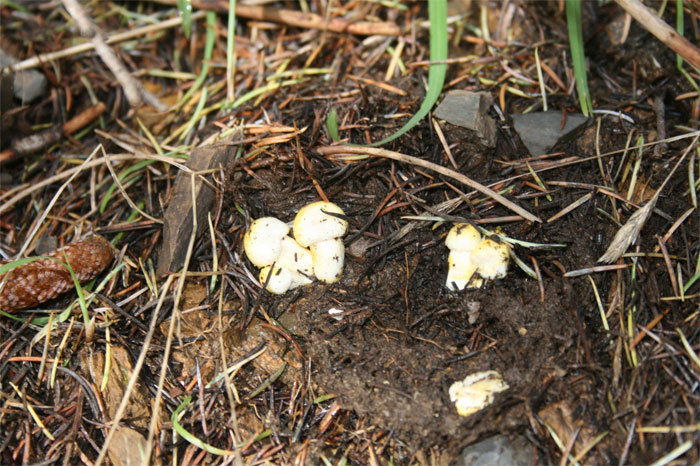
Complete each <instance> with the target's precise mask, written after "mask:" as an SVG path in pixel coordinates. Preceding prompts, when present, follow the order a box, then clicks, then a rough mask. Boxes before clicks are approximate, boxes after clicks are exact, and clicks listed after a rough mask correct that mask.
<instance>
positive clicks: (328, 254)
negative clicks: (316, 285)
mask: <svg viewBox="0 0 700 466" xmlns="http://www.w3.org/2000/svg"><path fill="white" fill-rule="evenodd" d="M334 214H337V215H338V216H336V215H334ZM344 215H345V213H344V212H343V209H341V208H340V207H338V206H337V205H335V204H333V203H332V202H323V201H319V202H313V203H311V204H309V205H307V206H304V207H302V208H301V210H299V213H298V214H297V216H296V217H295V218H294V226H293V227H292V229H293V233H294V239H296V241H297V243H299V244H300V245H301V246H303V247H308V248H309V249H310V250H311V256H312V259H313V270H314V273H315V274H316V278H318V279H319V280H321V281H324V282H326V283H334V282H336V281H338V280H339V279H340V276H341V275H342V273H343V265H344V263H345V247H344V246H343V242H342V240H341V239H340V238H342V237H343V235H344V234H345V233H346V232H347V230H348V222H347V220H345V219H343V218H341V217H342V216H344ZM339 216H340V217H339Z"/></svg>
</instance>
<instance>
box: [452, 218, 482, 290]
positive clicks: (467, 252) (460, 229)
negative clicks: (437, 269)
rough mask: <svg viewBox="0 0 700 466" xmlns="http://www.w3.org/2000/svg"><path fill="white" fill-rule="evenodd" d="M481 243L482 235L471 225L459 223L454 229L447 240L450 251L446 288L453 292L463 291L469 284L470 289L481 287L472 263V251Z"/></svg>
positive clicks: (474, 265)
mask: <svg viewBox="0 0 700 466" xmlns="http://www.w3.org/2000/svg"><path fill="white" fill-rule="evenodd" d="M480 242H481V233H479V231H478V230H477V229H476V228H475V227H474V225H471V224H469V223H458V224H456V225H455V226H453V227H452V229H451V230H450V232H449V233H448V234H447V238H446V239H445V245H446V246H447V248H448V249H449V250H450V255H449V257H448V258H447V263H448V269H447V282H446V283H445V286H447V288H449V289H450V290H452V291H461V290H463V289H464V288H465V287H466V286H467V285H468V284H469V287H470V288H478V287H480V286H481V280H480V279H478V278H476V277H474V278H473V279H472V277H473V275H474V273H475V272H476V264H475V263H474V261H472V251H473V250H474V249H475V248H476V247H477V246H478V244H479V243H480Z"/></svg>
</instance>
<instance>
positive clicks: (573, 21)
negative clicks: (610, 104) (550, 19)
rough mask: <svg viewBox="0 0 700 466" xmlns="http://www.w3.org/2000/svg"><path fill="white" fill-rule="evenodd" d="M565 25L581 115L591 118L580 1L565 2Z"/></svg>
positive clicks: (591, 111)
mask: <svg viewBox="0 0 700 466" xmlns="http://www.w3.org/2000/svg"><path fill="white" fill-rule="evenodd" d="M566 23H567V26H568V29H569V46H570V48H571V59H572V61H573V62H574V74H575V75H576V89H577V90H578V99H579V101H580V102H579V103H580V105H581V113H583V114H584V115H586V116H591V115H592V114H593V103H592V102H591V93H590V91H589V90H588V78H587V76H586V55H585V54H584V52H583V31H582V26H581V0H567V1H566Z"/></svg>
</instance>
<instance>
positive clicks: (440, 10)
mask: <svg viewBox="0 0 700 466" xmlns="http://www.w3.org/2000/svg"><path fill="white" fill-rule="evenodd" d="M428 19H429V20H430V61H432V62H437V61H444V60H446V59H447V0H428ZM446 72H447V64H446V63H433V64H432V65H430V70H429V71H428V91H427V92H426V94H425V99H424V100H423V103H422V104H421V106H420V108H419V109H418V111H417V112H416V114H415V115H413V116H412V117H411V119H410V120H408V121H407V122H406V124H405V125H403V126H402V127H401V129H399V130H398V131H397V132H395V133H394V134H392V135H391V136H389V137H387V138H384V139H382V140H381V141H377V142H374V143H372V144H370V146H371V147H377V146H381V145H383V144H386V143H387V142H391V141H393V140H394V139H396V138H398V137H399V136H402V135H403V134H405V133H406V132H407V131H409V130H410V129H411V128H413V127H414V126H416V124H418V122H419V121H420V120H422V119H423V118H424V117H425V116H426V115H427V114H428V112H429V111H430V109H431V108H433V105H435V102H437V99H438V97H440V93H441V92H442V85H443V84H444V83H445V74H446Z"/></svg>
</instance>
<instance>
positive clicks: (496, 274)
mask: <svg viewBox="0 0 700 466" xmlns="http://www.w3.org/2000/svg"><path fill="white" fill-rule="evenodd" d="M509 256H510V248H509V247H508V245H507V244H505V243H500V242H497V241H494V240H492V239H490V238H487V239H485V240H483V241H482V242H481V243H479V245H478V246H477V247H476V248H475V249H474V251H472V262H473V263H474V264H476V267H477V272H478V273H479V275H481V276H482V277H483V278H485V279H487V280H495V279H496V278H503V277H505V276H506V273H507V272H508V259H509Z"/></svg>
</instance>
